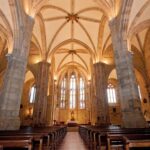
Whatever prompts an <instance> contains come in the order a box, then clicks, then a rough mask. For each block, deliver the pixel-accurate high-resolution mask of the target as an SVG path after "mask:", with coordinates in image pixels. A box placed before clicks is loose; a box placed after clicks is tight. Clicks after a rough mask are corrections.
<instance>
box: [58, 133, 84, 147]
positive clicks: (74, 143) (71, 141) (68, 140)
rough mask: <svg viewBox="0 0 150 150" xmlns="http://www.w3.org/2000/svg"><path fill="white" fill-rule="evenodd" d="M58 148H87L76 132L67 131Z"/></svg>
mask: <svg viewBox="0 0 150 150" xmlns="http://www.w3.org/2000/svg"><path fill="white" fill-rule="evenodd" d="M58 150H87V148H86V146H85V145H84V142H83V140H82V139H81V137H80V135H79V133H78V132H67V135H66V136H65V138H64V140H63V142H62V143H61V145H60V147H59V149H58Z"/></svg>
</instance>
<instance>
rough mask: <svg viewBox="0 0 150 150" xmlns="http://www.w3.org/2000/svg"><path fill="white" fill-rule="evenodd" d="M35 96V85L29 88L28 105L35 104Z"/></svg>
mask: <svg viewBox="0 0 150 150" xmlns="http://www.w3.org/2000/svg"><path fill="white" fill-rule="evenodd" d="M35 96H36V87H35V85H33V86H32V87H31V89H30V93H29V98H30V103H34V102H35Z"/></svg>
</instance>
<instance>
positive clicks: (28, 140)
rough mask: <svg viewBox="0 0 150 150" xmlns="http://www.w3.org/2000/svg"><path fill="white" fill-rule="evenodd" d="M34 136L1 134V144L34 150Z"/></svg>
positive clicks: (7, 146) (4, 146) (5, 146)
mask: <svg viewBox="0 0 150 150" xmlns="http://www.w3.org/2000/svg"><path fill="white" fill-rule="evenodd" d="M32 144H33V138H32V137H31V136H29V137H15V136H9V137H8V136H1V137H0V145H2V146H3V148H27V149H28V150H32V147H33V145H32Z"/></svg>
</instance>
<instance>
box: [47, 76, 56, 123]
mask: <svg viewBox="0 0 150 150" xmlns="http://www.w3.org/2000/svg"><path fill="white" fill-rule="evenodd" d="M49 84H50V85H49V87H50V88H49V96H48V103H47V123H48V125H53V120H54V118H53V113H54V111H55V109H54V98H55V95H54V94H55V92H56V91H55V90H56V89H55V81H53V79H51V80H50V83H49ZM56 93H57V92H56Z"/></svg>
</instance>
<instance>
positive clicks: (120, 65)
mask: <svg viewBox="0 0 150 150" xmlns="http://www.w3.org/2000/svg"><path fill="white" fill-rule="evenodd" d="M110 29H111V36H112V42H113V49H114V57H115V63H116V70H117V77H118V81H119V91H120V92H119V93H120V101H121V110H122V121H123V125H122V126H123V127H126V128H140V127H141V128H142V127H146V126H147V124H146V121H145V119H144V116H143V114H142V111H141V102H140V98H139V93H138V87H137V83H136V78H135V73H134V67H133V63H132V54H131V53H130V52H129V51H128V48H127V38H126V35H125V32H123V29H120V24H119V22H118V20H117V18H115V19H113V20H112V21H111V22H110Z"/></svg>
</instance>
